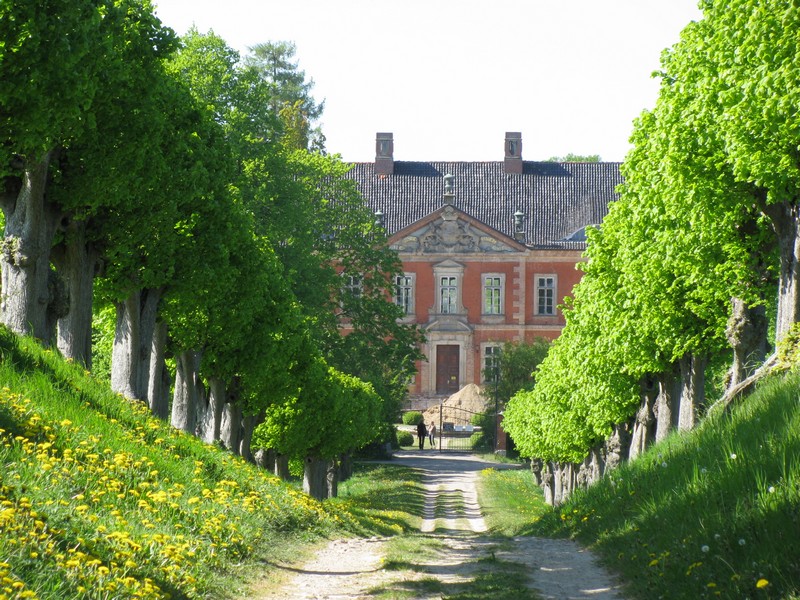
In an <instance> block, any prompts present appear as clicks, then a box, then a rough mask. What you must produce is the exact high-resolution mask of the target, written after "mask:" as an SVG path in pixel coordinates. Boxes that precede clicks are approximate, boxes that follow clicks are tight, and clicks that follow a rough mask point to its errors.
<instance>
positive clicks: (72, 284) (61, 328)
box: [52, 221, 100, 370]
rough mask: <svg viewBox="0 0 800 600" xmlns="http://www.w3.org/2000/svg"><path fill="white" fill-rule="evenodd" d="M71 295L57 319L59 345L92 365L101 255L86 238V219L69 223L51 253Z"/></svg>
mask: <svg viewBox="0 0 800 600" xmlns="http://www.w3.org/2000/svg"><path fill="white" fill-rule="evenodd" d="M52 258H53V263H54V264H55V265H56V268H57V269H58V272H59V274H60V275H61V277H62V279H63V281H64V283H65V285H66V291H67V295H68V297H69V305H68V309H67V313H66V314H65V315H64V316H63V317H61V318H60V319H59V320H58V337H57V344H58V349H59V351H60V352H61V354H62V355H63V356H64V357H65V358H69V359H72V360H74V361H75V362H77V363H80V364H82V365H83V366H84V367H86V368H87V369H89V370H91V368H92V298H93V291H94V278H95V276H96V275H97V270H98V265H99V262H100V256H99V253H98V252H97V250H96V249H95V248H94V246H93V245H92V244H89V243H88V242H87V241H86V223H85V222H83V221H79V222H73V223H71V224H70V225H69V226H68V227H67V233H66V236H65V240H64V243H63V244H61V245H60V248H58V249H54V251H53V253H52Z"/></svg>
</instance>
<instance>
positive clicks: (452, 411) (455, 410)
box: [422, 383, 491, 427]
mask: <svg viewBox="0 0 800 600" xmlns="http://www.w3.org/2000/svg"><path fill="white" fill-rule="evenodd" d="M490 402H491V400H490V399H489V398H487V397H485V396H483V395H481V388H479V387H478V386H477V385H475V384H474V383H470V384H467V385H465V386H464V387H463V388H461V389H460V390H459V391H457V392H456V393H455V394H453V395H452V396H450V397H449V398H448V399H447V400H445V401H444V402H443V403H442V418H441V420H440V419H439V407H438V406H432V407H430V408H429V409H427V410H426V411H425V412H423V413H422V415H423V418H424V419H425V423H426V424H428V425H430V423H431V421H433V422H434V423H435V424H436V427H439V423H442V422H444V423H454V424H456V425H468V424H469V423H470V419H471V417H472V415H473V414H475V413H483V412H486V410H487V408H488V407H489V406H490Z"/></svg>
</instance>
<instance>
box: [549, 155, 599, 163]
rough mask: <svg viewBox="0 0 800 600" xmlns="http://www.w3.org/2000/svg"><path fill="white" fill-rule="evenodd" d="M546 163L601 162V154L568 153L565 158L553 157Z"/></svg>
mask: <svg viewBox="0 0 800 600" xmlns="http://www.w3.org/2000/svg"><path fill="white" fill-rule="evenodd" d="M545 162H593V163H596V162H600V155H599V154H573V153H572V152H568V153H567V154H566V155H564V156H551V157H550V158H548V159H547V160H546V161H545Z"/></svg>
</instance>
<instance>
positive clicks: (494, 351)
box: [481, 344, 503, 383]
mask: <svg viewBox="0 0 800 600" xmlns="http://www.w3.org/2000/svg"><path fill="white" fill-rule="evenodd" d="M502 352H503V347H502V346H500V345H499V344H487V345H485V346H484V347H483V372H482V373H481V376H482V378H483V382H484V383H493V382H495V381H497V378H498V377H499V376H500V355H501V353H502Z"/></svg>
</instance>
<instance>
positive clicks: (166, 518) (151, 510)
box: [0, 328, 402, 600]
mask: <svg viewBox="0 0 800 600" xmlns="http://www.w3.org/2000/svg"><path fill="white" fill-rule="evenodd" d="M0 382H2V383H1V384H0V386H1V387H0V598H42V599H58V600H61V599H64V598H103V599H113V598H148V599H159V598H167V597H171V598H173V599H180V598H230V597H241V595H242V586H243V583H242V582H243V581H244V580H245V579H246V577H248V576H249V575H250V574H251V573H252V572H253V570H254V567H257V568H258V569H259V570H263V568H264V567H263V565H262V562H261V559H262V558H264V557H267V556H268V557H269V559H270V560H272V561H275V560H287V561H288V560H291V559H292V557H294V556H295V554H296V548H297V547H298V545H302V544H306V543H311V542H312V541H314V540H316V539H319V537H320V536H345V535H352V534H358V533H370V534H372V533H375V532H379V531H393V530H394V529H396V527H397V523H396V522H395V521H396V520H395V519H394V518H393V517H391V516H390V515H388V514H386V515H385V516H386V520H383V516H384V514H385V513H381V512H380V511H374V512H372V513H369V512H368V511H366V510H364V511H362V512H358V511H353V512H350V511H348V510H345V509H343V508H342V507H341V506H340V505H336V504H335V503H330V504H329V503H319V502H316V501H314V500H312V499H310V498H309V497H308V496H306V495H305V494H303V493H301V492H300V491H299V490H297V489H296V487H294V486H292V485H288V484H285V483H283V482H281V481H279V480H278V479H276V478H275V477H273V476H272V475H270V474H268V473H267V472H265V471H263V470H260V469H257V468H256V467H255V466H253V465H250V464H248V463H246V462H245V461H243V460H241V459H239V458H237V457H234V456H232V455H231V454H230V453H228V452H226V451H223V450H220V449H217V448H215V447H212V446H209V445H206V444H203V443H202V442H201V441H199V440H197V439H196V438H194V437H192V436H188V435H185V434H182V433H179V432H176V431H175V430H174V429H172V428H171V427H169V426H168V425H167V424H165V423H163V422H162V421H159V420H157V419H154V418H152V417H150V416H149V414H148V410H147V409H146V407H145V406H144V405H143V404H141V403H139V402H130V401H127V400H125V399H123V398H121V397H120V396H118V395H116V394H113V393H111V392H110V391H109V390H108V389H107V387H106V386H105V385H103V384H101V383H99V382H97V381H95V380H94V379H92V378H91V377H90V376H89V375H88V374H87V373H85V372H84V370H83V369H82V368H80V367H78V366H77V365H72V364H69V363H67V362H65V361H63V360H62V359H60V358H59V357H58V356H57V354H56V353H54V352H52V351H49V350H42V349H41V348H40V347H39V346H38V345H37V344H35V343H34V342H32V341H30V340H26V339H23V338H18V337H17V336H15V335H13V334H11V333H9V332H8V331H7V330H6V329H4V328H0ZM400 501H402V500H400Z"/></svg>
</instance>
